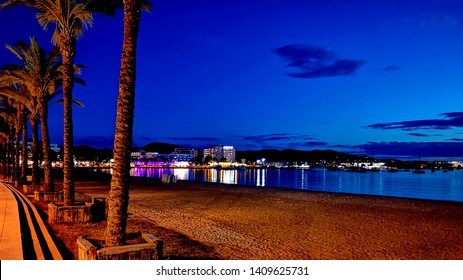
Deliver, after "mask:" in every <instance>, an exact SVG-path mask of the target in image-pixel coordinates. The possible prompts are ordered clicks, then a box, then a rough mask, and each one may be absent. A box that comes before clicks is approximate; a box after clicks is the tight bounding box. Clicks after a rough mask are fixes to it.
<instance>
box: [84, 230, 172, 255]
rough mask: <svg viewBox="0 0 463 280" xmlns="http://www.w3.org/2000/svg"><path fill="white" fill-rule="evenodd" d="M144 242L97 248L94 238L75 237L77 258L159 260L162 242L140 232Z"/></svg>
mask: <svg viewBox="0 0 463 280" xmlns="http://www.w3.org/2000/svg"><path fill="white" fill-rule="evenodd" d="M141 237H142V239H143V240H144V243H141V244H133V245H123V246H115V247H106V248H99V247H98V245H97V243H96V242H95V241H94V240H91V239H89V238H86V237H83V236H80V237H79V238H78V239H77V247H78V254H79V260H160V259H162V250H163V246H164V242H163V241H162V240H160V239H159V238H157V237H156V236H154V235H152V234H150V233H142V234H141Z"/></svg>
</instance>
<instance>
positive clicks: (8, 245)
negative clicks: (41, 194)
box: [0, 182, 23, 260]
mask: <svg viewBox="0 0 463 280" xmlns="http://www.w3.org/2000/svg"><path fill="white" fill-rule="evenodd" d="M22 259H23V249H22V243H21V227H20V223H19V211H18V203H17V201H16V199H15V197H14V195H13V194H12V193H11V191H10V190H9V189H8V188H7V187H6V186H5V185H4V184H3V183H1V182H0V260H22Z"/></svg>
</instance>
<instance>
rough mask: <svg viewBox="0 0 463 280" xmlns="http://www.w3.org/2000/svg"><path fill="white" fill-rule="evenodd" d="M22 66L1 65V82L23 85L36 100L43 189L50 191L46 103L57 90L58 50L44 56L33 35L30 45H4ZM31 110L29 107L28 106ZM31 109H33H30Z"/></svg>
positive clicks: (43, 51)
mask: <svg viewBox="0 0 463 280" xmlns="http://www.w3.org/2000/svg"><path fill="white" fill-rule="evenodd" d="M7 49H9V50H10V51H11V52H12V53H13V54H14V55H16V57H18V58H19V59H20V60H21V62H22V64H23V65H18V64H13V65H7V66H4V67H3V69H4V72H3V74H2V75H1V76H0V79H1V80H2V82H3V83H7V82H9V83H10V84H19V85H22V86H25V87H26V88H27V89H28V91H29V93H30V94H31V95H32V96H31V97H32V98H34V99H36V102H35V103H34V105H35V104H37V106H38V107H37V108H38V111H39V116H40V121H41V126H40V127H41V133H42V150H43V161H44V182H43V187H44V189H45V191H54V183H53V177H52V175H51V170H52V166H51V159H50V137H49V131H48V103H49V101H50V100H51V99H52V98H53V97H54V96H56V95H57V94H58V93H59V92H58V91H57V88H58V87H59V86H60V82H61V76H62V75H61V71H60V63H59V62H58V59H59V51H58V49H57V48H56V47H55V48H54V49H52V51H50V53H49V55H48V56H46V52H45V50H44V49H42V48H40V46H39V45H38V43H37V41H36V40H35V39H34V38H30V46H28V45H27V44H26V43H24V42H22V41H18V42H16V44H15V45H14V46H10V45H7ZM29 109H31V108H29ZM32 110H33V109H32Z"/></svg>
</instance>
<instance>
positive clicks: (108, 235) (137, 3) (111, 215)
mask: <svg viewBox="0 0 463 280" xmlns="http://www.w3.org/2000/svg"><path fill="white" fill-rule="evenodd" d="M141 9H145V10H149V9H150V4H149V3H148V2H146V1H141V0H124V39H123V44H122V58H121V69H120V74H119V95H118V99H117V116H116V133H115V137H114V166H113V174H112V178H111V189H110V192H109V199H108V205H109V209H108V223H107V227H106V232H105V244H106V246H119V245H122V244H123V242H124V239H125V235H126V226H127V215H128V213H127V210H128V205H129V187H130V186H129V177H130V175H129V172H130V150H131V147H132V130H133V118H134V108H135V78H136V71H135V70H136V50H137V38H138V30H139V26H140V18H141V11H140V10H141Z"/></svg>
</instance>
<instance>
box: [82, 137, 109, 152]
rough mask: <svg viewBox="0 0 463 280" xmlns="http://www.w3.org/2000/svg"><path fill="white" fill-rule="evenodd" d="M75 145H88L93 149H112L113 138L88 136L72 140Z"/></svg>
mask: <svg viewBox="0 0 463 280" xmlns="http://www.w3.org/2000/svg"><path fill="white" fill-rule="evenodd" d="M74 142H75V145H88V146H91V147H93V148H111V149H112V148H113V145H114V137H110V136H102V135H90V136H84V137H80V138H76V139H75V140H74Z"/></svg>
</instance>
